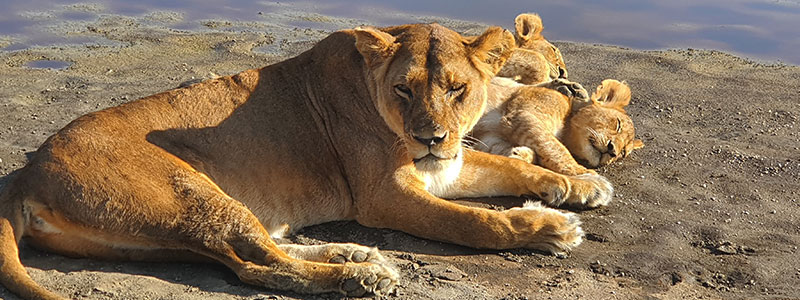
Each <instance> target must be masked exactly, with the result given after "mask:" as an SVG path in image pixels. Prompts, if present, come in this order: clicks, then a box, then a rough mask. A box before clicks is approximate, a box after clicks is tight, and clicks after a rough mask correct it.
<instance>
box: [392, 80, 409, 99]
mask: <svg viewBox="0 0 800 300" xmlns="http://www.w3.org/2000/svg"><path fill="white" fill-rule="evenodd" d="M394 93H395V94H397V95H398V96H400V97H402V98H405V99H406V100H411V98H412V97H413V95H412V94H411V89H409V88H408V86H406V85H405V84H398V85H395V86H394Z"/></svg>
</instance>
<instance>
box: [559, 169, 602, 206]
mask: <svg viewBox="0 0 800 300" xmlns="http://www.w3.org/2000/svg"><path fill="white" fill-rule="evenodd" d="M569 179H570V193H569V195H568V196H567V199H565V203H566V204H567V205H570V206H573V207H578V208H594V207H599V206H605V205H607V204H608V203H609V202H611V197H612V196H613V195H614V187H613V186H612V185H611V182H609V181H608V179H606V178H605V177H603V176H600V175H597V174H591V173H587V174H581V175H577V176H570V177H569Z"/></svg>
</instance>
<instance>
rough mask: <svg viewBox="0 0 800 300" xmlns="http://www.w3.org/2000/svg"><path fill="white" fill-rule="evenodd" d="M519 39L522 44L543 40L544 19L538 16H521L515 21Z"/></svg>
mask: <svg viewBox="0 0 800 300" xmlns="http://www.w3.org/2000/svg"><path fill="white" fill-rule="evenodd" d="M514 27H515V28H516V30H517V39H519V40H520V41H522V42H526V41H529V40H535V39H541V38H542V29H544V27H543V26H542V18H540V17H539V15H537V14H520V15H519V16H517V18H515V19H514Z"/></svg>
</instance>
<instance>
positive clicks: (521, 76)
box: [497, 13, 567, 84]
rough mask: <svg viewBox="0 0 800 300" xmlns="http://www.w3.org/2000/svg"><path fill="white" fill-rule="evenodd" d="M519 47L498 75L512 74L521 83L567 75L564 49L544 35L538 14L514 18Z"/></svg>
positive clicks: (541, 81) (542, 80)
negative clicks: (562, 52) (560, 48)
mask: <svg viewBox="0 0 800 300" xmlns="http://www.w3.org/2000/svg"><path fill="white" fill-rule="evenodd" d="M514 29H515V30H516V32H515V35H514V39H515V40H516V44H517V48H516V49H514V52H512V53H511V57H509V58H508V60H506V63H505V64H504V65H503V68H502V69H500V72H498V73H497V76H500V77H508V78H513V79H514V80H515V81H517V82H519V83H522V84H538V83H543V82H548V81H550V80H553V79H556V78H567V69H566V65H565V64H564V58H563V57H562V56H561V51H559V50H558V48H557V47H556V46H554V45H553V44H551V43H550V42H549V41H547V39H545V38H544V36H542V30H544V26H543V25H542V18H540V17H539V15H537V14H531V13H527V14H520V15H518V16H517V17H516V18H515V19H514Z"/></svg>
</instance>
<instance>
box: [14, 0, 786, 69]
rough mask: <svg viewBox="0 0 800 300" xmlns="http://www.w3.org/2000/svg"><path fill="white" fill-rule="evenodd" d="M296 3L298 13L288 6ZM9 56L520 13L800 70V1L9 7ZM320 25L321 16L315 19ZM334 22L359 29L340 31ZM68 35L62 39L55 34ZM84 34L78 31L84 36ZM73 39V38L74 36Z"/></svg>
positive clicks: (610, 36) (506, 17) (555, 25)
mask: <svg viewBox="0 0 800 300" xmlns="http://www.w3.org/2000/svg"><path fill="white" fill-rule="evenodd" d="M287 3H291V5H287ZM3 4H4V6H5V8H4V9H3V10H2V11H0V48H3V50H7V51H13V50H18V49H24V48H27V47H31V46H34V45H40V46H47V45H53V44H60V43H72V44H85V43H103V42H104V41H102V40H99V39H100V38H98V40H90V41H87V40H86V38H85V37H73V36H70V35H69V33H68V31H69V30H64V29H63V28H61V27H69V26H75V24H72V23H70V24H67V23H68V22H64V21H75V22H78V23H80V22H81V21H92V20H95V19H96V18H98V16H102V15H103V14H121V15H125V16H132V17H137V18H141V19H144V20H146V21H147V20H149V21H152V22H157V23H162V24H166V25H168V26H170V27H172V28H176V29H195V28H200V27H201V23H202V21H203V20H209V19H226V20H237V21H254V22H272V21H273V19H276V18H278V19H280V18H282V17H281V16H280V14H284V15H285V14H286V12H291V11H292V10H293V11H294V12H295V13H298V14H302V13H312V15H311V17H309V16H308V15H304V16H302V17H299V18H297V19H295V20H294V21H287V22H285V23H284V25H288V26H296V27H301V28H302V27H314V28H315V29H316V28H323V29H336V28H339V27H343V26H349V25H351V23H352V24H356V25H358V24H377V25H389V24H397V23H406V22H418V21H420V20H425V19H424V18H422V19H421V18H419V17H420V16H442V17H448V18H454V19H463V20H472V21H479V22H484V23H487V24H496V25H500V26H504V27H506V28H513V19H514V17H515V16H516V15H517V14H519V13H520V12H536V13H539V14H540V15H542V18H543V20H544V23H545V36H547V37H548V38H549V39H552V40H569V41H577V42H589V43H603V44H613V45H620V46H625V47H632V48H637V49H665V48H701V49H717V50H722V51H726V52H731V53H735V54H738V55H742V56H745V57H749V58H754V59H758V60H767V61H781V62H786V63H791V64H800V51H797V49H798V48H800V33H798V30H797V28H799V27H800V0H705V1H685V0H677V1H656V0H610V1H589V0H559V1H530V0H499V1H474V0H464V1H429V0H405V1H385V0H382V1H367V0H351V1H342V0H333V1H281V2H274V1H252V0H218V1H213V2H206V1H197V0H189V1H176V0H166V1H162V0H140V1H123V0H103V1H98V2H77V1H67V0H56V1H44V0H25V1H23V0H3ZM315 13H316V14H319V15H314V14H315ZM323 15H325V16H336V17H343V18H350V19H352V21H351V22H345V23H341V22H340V23H336V22H332V21H331V20H330V19H329V18H326V17H324V16H323ZM54 27H55V28H58V29H59V30H60V31H56V32H58V33H53V31H54V30H52V29H53V28H54ZM79 28H80V26H76V29H79ZM64 32H67V33H66V34H64Z"/></svg>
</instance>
